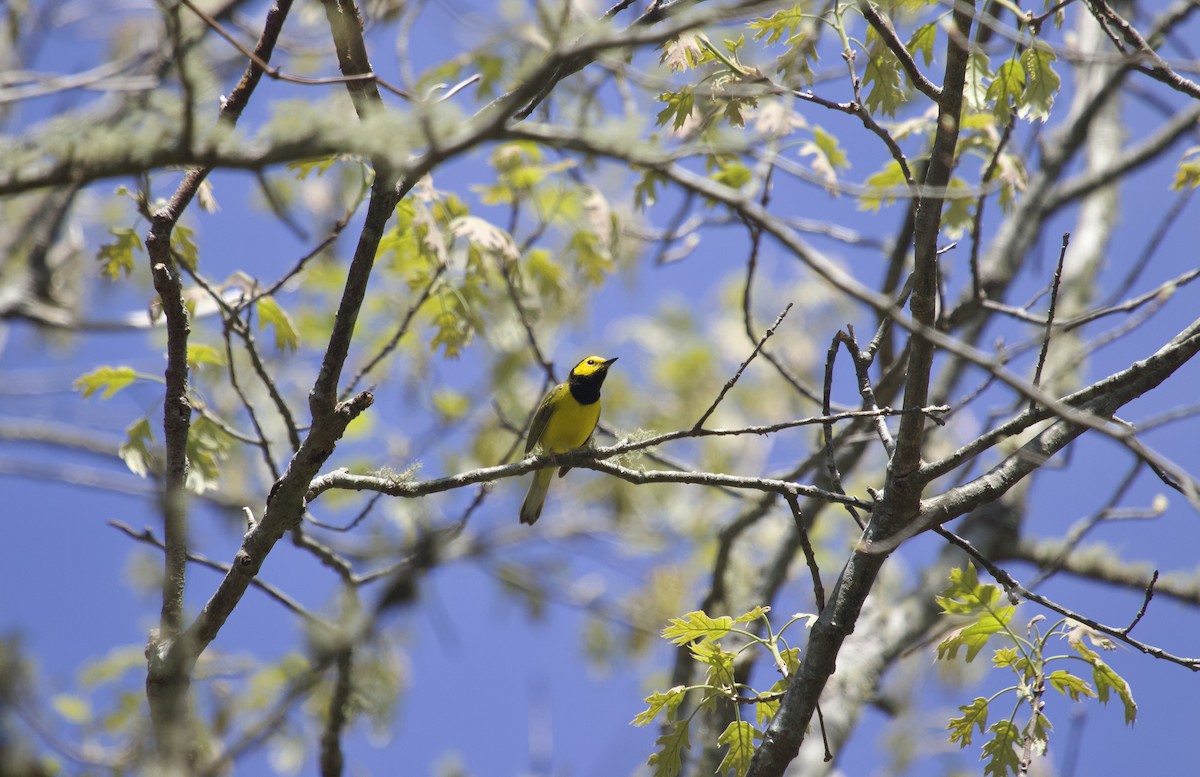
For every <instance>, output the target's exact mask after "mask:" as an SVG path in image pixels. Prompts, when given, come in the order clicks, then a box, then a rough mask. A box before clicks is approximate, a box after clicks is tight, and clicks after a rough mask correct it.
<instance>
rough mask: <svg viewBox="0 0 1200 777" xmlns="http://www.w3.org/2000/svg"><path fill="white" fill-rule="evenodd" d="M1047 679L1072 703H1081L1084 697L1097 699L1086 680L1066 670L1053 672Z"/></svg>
mask: <svg viewBox="0 0 1200 777" xmlns="http://www.w3.org/2000/svg"><path fill="white" fill-rule="evenodd" d="M1046 679H1047V680H1049V681H1050V685H1051V686H1053V687H1054V689H1055V690H1057V691H1058V692H1059V693H1061V694H1063V695H1064V696H1070V697H1071V700H1072V701H1079V699H1080V698H1081V697H1083V696H1086V697H1088V698H1090V699H1094V698H1096V692H1095V691H1093V690H1092V686H1090V685H1088V683H1087V681H1086V680H1084V679H1083V678H1082V677H1076V676H1075V675H1073V674H1071V673H1070V672H1068V671H1066V670H1065V669H1059V670H1057V671H1054V672H1051V673H1050V676H1049V677H1047V678H1046Z"/></svg>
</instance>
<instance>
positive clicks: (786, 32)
mask: <svg viewBox="0 0 1200 777" xmlns="http://www.w3.org/2000/svg"><path fill="white" fill-rule="evenodd" d="M803 25H804V6H803V5H794V6H792V7H791V8H787V9H784V10H782V11H776V12H775V13H773V14H771V15H770V16H768V17H766V18H758V19H752V20H751V21H750V24H749V27H750V29H752V30H754V39H755V40H763V39H764V38H765V39H766V43H767V44H771V43H778V42H779V41H780V40H782V41H783V42H784V43H788V44H790V43H792V41H793V40H795V38H796V36H797V35H802V34H803V32H802V30H801V27H802V26H803Z"/></svg>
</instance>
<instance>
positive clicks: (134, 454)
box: [117, 418, 157, 478]
mask: <svg viewBox="0 0 1200 777" xmlns="http://www.w3.org/2000/svg"><path fill="white" fill-rule="evenodd" d="M153 443H154V433H153V431H152V430H151V428H150V419H149V418H142V419H140V420H137V421H134V422H133V423H132V424H130V425H129V428H128V429H126V430H125V444H124V445H122V446H121V447H120V448H119V449H118V450H117V455H118V456H120V457H121V461H123V462H125V466H126V467H129V471H130V472H132V473H133V474H135V475H137V476H139V477H143V478H144V477H146V475H148V474H150V472H151V471H152V470H155V469H157V467H155V466H154V463H155V457H154V453H153V452H152V450H151V446H152V445H153Z"/></svg>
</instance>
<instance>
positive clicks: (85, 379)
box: [71, 367, 140, 399]
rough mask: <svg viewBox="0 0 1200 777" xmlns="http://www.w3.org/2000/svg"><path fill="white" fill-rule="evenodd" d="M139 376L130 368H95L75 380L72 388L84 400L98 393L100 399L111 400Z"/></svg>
mask: <svg viewBox="0 0 1200 777" xmlns="http://www.w3.org/2000/svg"><path fill="white" fill-rule="evenodd" d="M139 377H140V376H139V375H138V374H137V372H135V371H134V369H133V368H132V367H97V368H96V369H94V370H92V371H91V372H86V373H84V374H83V375H80V376H79V377H78V378H76V379H75V382H74V383H73V384H71V385H72V387H73V388H74V389H75V390H76V391H78V392H79V393H80V394H82V395H83V397H84V399H87V398H88V397H90V396H92V395H93V394H95V393H96V392H97V391H99V392H101V393H100V398H101V399H111V398H112V396H113V394H116V393H117V392H118V391H120V390H121V389H123V388H125V387H126V386H128V385H129V384H130V383H133V382H134V381H135V380H137V379H138V378H139Z"/></svg>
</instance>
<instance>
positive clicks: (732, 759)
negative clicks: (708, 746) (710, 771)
mask: <svg viewBox="0 0 1200 777" xmlns="http://www.w3.org/2000/svg"><path fill="white" fill-rule="evenodd" d="M761 738H762V734H760V733H759V732H758V730H757V729H755V728H754V726H752V725H750V724H749V723H747V722H746V721H744V720H735V721H733V722H732V723H730V724H729V725H728V726H726V727H725V730H724V731H723V732H722V733H721V736H719V737H717V744H718V745H727V746H728V747H729V749H728V750H727V751H726V752H725V757H724V758H722V759H721V764H720V765H719V766H718V767H717V774H720V775H723V776H724V775H728V774H729V772H731V771H732V772H733V774H734V777H743V775H744V774H746V772H748V771H750V760H751V759H752V758H754V740H755V739H761Z"/></svg>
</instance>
